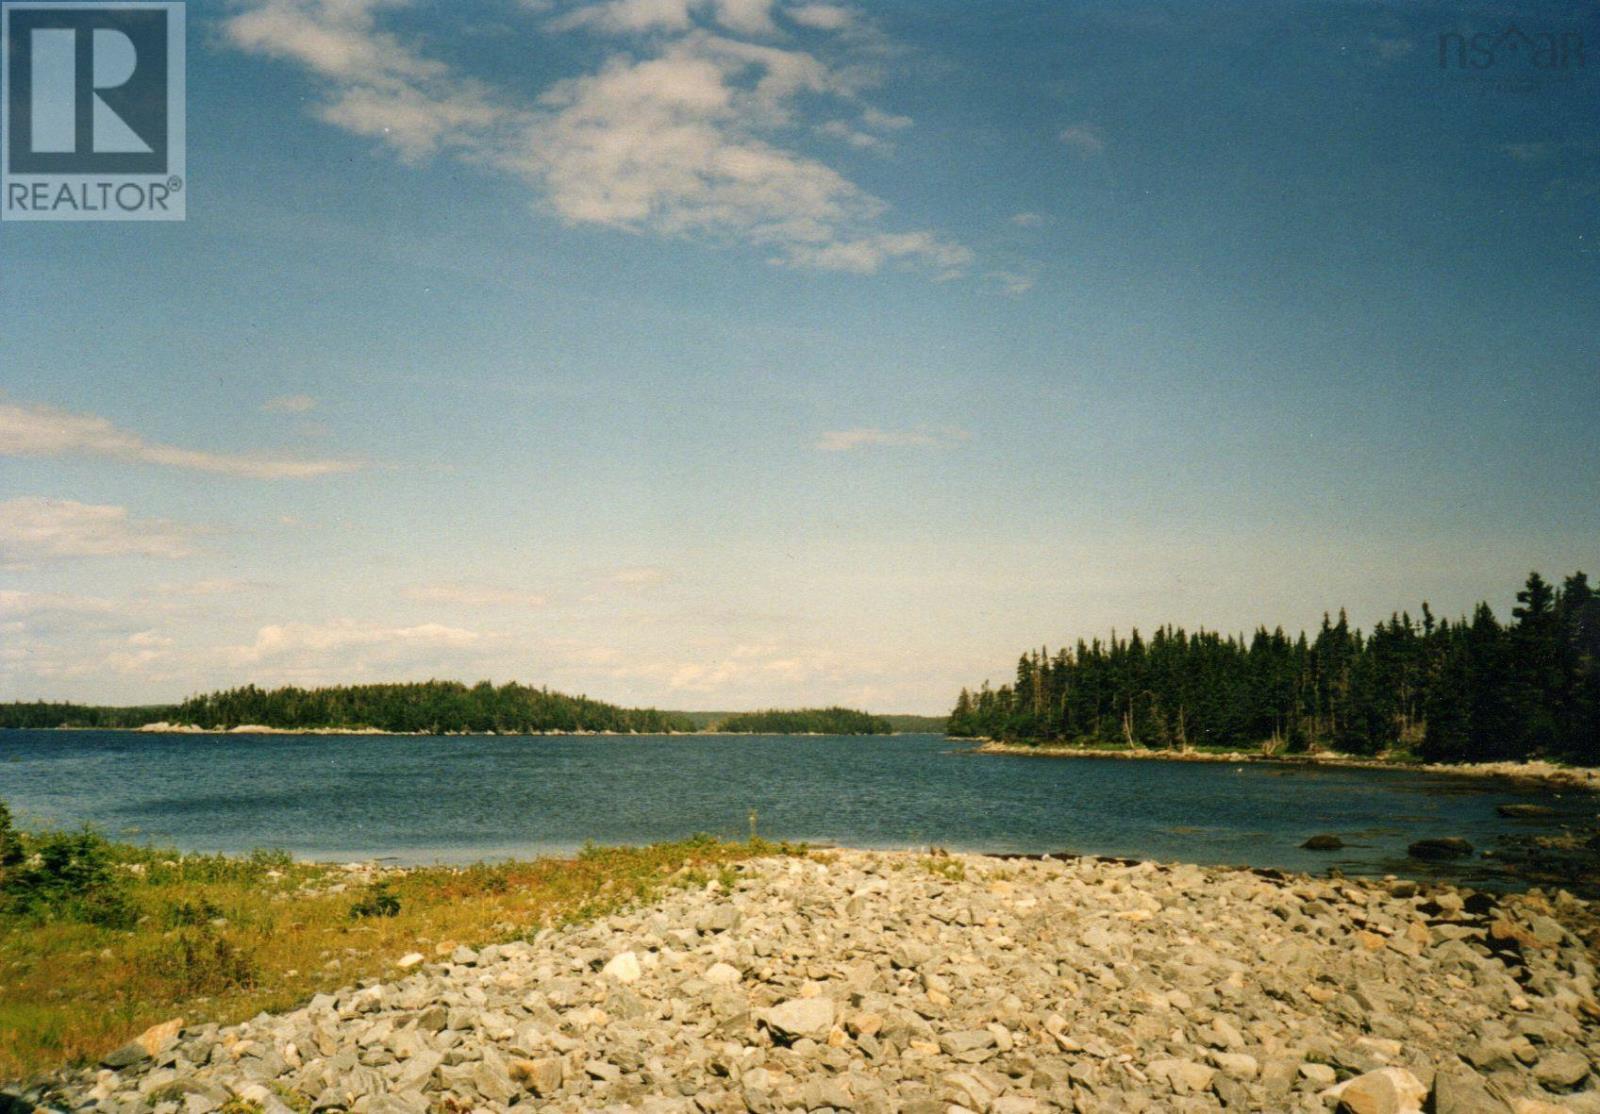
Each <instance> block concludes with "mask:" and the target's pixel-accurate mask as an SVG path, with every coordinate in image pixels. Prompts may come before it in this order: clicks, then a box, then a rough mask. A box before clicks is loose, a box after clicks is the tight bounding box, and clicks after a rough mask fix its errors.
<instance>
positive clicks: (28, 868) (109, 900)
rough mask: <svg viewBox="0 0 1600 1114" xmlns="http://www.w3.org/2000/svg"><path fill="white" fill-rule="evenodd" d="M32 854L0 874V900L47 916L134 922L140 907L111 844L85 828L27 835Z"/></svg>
mask: <svg viewBox="0 0 1600 1114" xmlns="http://www.w3.org/2000/svg"><path fill="white" fill-rule="evenodd" d="M29 843H30V845H31V846H30V847H29V848H28V849H27V850H31V852H32V853H31V854H27V855H26V857H25V858H24V859H23V860H22V861H21V862H20V863H18V864H16V865H14V866H9V867H7V868H6V869H5V873H4V874H3V875H0V906H3V907H4V908H5V909H7V910H8V911H11V912H15V913H19V914H22V915H25V916H34V917H39V918H42V919H47V920H68V921H82V922H84V923H86V924H93V925H99V926H101V927H102V928H132V927H133V924H134V922H135V921H136V920H137V919H138V911H137V910H136V909H135V908H134V906H133V902H132V901H131V900H130V898H129V896H128V884H127V880H126V879H125V878H124V877H123V876H122V875H121V874H119V873H118V872H117V869H116V866H115V865H114V863H113V860H112V853H111V845H110V844H108V843H107V842H106V841H105V839H104V837H102V836H101V835H99V834H98V833H96V832H94V831H92V830H90V829H89V828H82V829H80V830H78V831H74V832H50V833H48V834H46V835H42V836H34V837H32V838H31V839H30V840H29Z"/></svg>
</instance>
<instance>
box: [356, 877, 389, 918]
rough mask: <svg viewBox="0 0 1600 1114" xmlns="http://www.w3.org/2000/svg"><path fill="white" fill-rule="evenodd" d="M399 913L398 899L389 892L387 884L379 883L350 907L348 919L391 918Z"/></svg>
mask: <svg viewBox="0 0 1600 1114" xmlns="http://www.w3.org/2000/svg"><path fill="white" fill-rule="evenodd" d="M399 912H400V899H399V898H398V897H396V896H395V895H394V894H393V893H391V892H390V890H389V884H388V883H387V882H379V883H378V884H377V885H376V886H373V887H372V888H371V889H370V890H368V891H367V896H366V897H364V898H362V899H361V900H360V901H358V902H356V903H355V904H354V905H352V906H350V919H351V920H359V919H360V918H362V917H393V916H397V915H398V914H399Z"/></svg>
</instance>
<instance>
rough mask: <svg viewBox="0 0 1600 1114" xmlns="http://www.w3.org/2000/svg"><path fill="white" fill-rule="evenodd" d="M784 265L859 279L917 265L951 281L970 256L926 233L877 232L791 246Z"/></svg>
mask: <svg viewBox="0 0 1600 1114" xmlns="http://www.w3.org/2000/svg"><path fill="white" fill-rule="evenodd" d="M788 261H789V262H792V263H797V264H801V265H804V266H809V267H817V268H820V269H822V270H826V271H852V272H854V273H856V274H861V275H870V274H872V273H873V272H874V271H876V270H878V268H880V267H881V266H883V265H884V264H885V263H889V262H894V261H921V262H927V263H931V264H933V265H934V266H935V267H936V268H937V269H938V274H939V277H940V278H954V277H956V276H957V275H958V274H960V273H961V271H962V270H963V269H964V268H965V267H966V266H967V265H969V264H970V263H971V262H972V253H971V252H970V251H968V250H967V249H966V248H964V247H961V246H960V245H959V244H951V243H947V242H945V241H943V240H940V239H939V238H938V237H936V236H934V235H933V234H932V233H928V232H879V233H875V234H874V235H871V236H862V237H859V238H857V239H844V240H837V241H834V242H832V243H828V244H823V245H810V244H805V245H795V246H794V247H793V248H792V249H791V250H790V252H789V257H788ZM774 262H784V260H774Z"/></svg>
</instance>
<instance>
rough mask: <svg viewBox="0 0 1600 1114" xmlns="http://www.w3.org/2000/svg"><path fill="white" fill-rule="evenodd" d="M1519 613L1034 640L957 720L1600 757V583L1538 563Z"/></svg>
mask: <svg viewBox="0 0 1600 1114" xmlns="http://www.w3.org/2000/svg"><path fill="white" fill-rule="evenodd" d="M1511 614H1512V622H1510V623H1507V624H1502V623H1501V622H1500V621H1499V620H1498V619H1497V618H1496V617H1495V615H1494V612H1493V610H1492V609H1491V608H1490V607H1489V605H1488V604H1487V603H1480V604H1479V605H1478V606H1477V608H1476V609H1475V610H1474V611H1473V614H1472V616H1471V618H1470V619H1469V618H1461V619H1457V620H1455V621H1454V622H1451V621H1449V620H1445V619H1436V618H1435V617H1434V615H1433V612H1432V610H1431V609H1430V608H1429V606H1428V604H1426V603H1424V604H1423V605H1422V618H1421V621H1420V622H1418V621H1415V620H1413V619H1412V617H1411V616H1410V615H1409V614H1400V615H1392V616H1390V618H1389V619H1388V621H1387V622H1381V623H1379V624H1378V625H1377V626H1376V627H1375V628H1374V629H1373V630H1372V633H1371V634H1363V633H1362V632H1361V631H1360V630H1357V629H1352V628H1351V626H1350V623H1349V620H1348V619H1347V617H1346V616H1345V613H1344V612H1343V611H1340V612H1339V617H1338V619H1337V620H1336V621H1335V620H1332V619H1330V618H1329V617H1328V616H1326V615H1324V616H1323V621H1322V627H1321V629H1320V630H1319V631H1318V632H1317V633H1316V635H1315V636H1314V637H1308V636H1307V635H1306V634H1305V633H1304V632H1302V633H1301V634H1300V635H1299V636H1298V637H1295V638H1290V637H1289V636H1288V635H1286V634H1285V633H1284V632H1283V629H1282V628H1281V627H1279V628H1278V629H1276V630H1273V631H1270V632H1269V631H1268V630H1266V629H1265V628H1259V629H1257V630H1256V632H1255V633H1254V634H1253V635H1252V636H1250V637H1249V638H1248V639H1247V638H1245V637H1243V636H1226V637H1225V636H1223V635H1221V634H1218V633H1216V632H1214V631H1208V630H1203V629H1202V630H1199V631H1197V632H1195V633H1193V634H1190V633H1188V632H1186V631H1184V630H1183V629H1182V628H1181V627H1172V626H1164V627H1161V628H1159V629H1158V630H1157V631H1156V632H1155V633H1154V635H1152V636H1151V638H1150V639H1149V640H1148V641H1146V640H1145V639H1144V638H1142V637H1141V636H1140V634H1139V632H1138V631H1137V630H1134V631H1133V632H1132V633H1131V634H1130V635H1128V636H1127V637H1124V638H1119V637H1117V635H1115V634H1112V635H1111V637H1110V638H1109V640H1107V641H1101V640H1100V639H1095V640H1094V641H1092V642H1088V643H1085V642H1083V641H1081V640H1080V641H1079V642H1078V644H1077V646H1076V647H1075V648H1072V649H1067V648H1062V649H1060V650H1058V651H1056V652H1055V653H1053V654H1052V653H1050V652H1049V651H1048V650H1044V649H1041V650H1033V651H1030V652H1028V653H1025V654H1023V655H1022V657H1021V659H1020V660H1019V661H1018V662H1017V671H1016V678H1015V680H1014V681H1013V682H1012V683H1011V684H1006V685H1002V686H1001V687H999V688H991V687H990V686H989V685H988V684H987V683H985V684H984V685H983V686H982V687H981V688H979V689H978V691H976V692H972V691H969V690H967V689H963V690H962V691H961V694H960V695H959V696H958V697H957V699H956V704H955V709H954V711H953V712H952V713H951V715H950V722H949V731H950V734H951V735H954V736H958V737H980V738H988V739H993V740H998V741H1000V742H1008V743H1016V744H1022V745H1026V746H1033V747H1048V746H1057V747H1082V748H1097V749H1110V748H1116V749H1122V750H1141V749H1154V750H1161V751H1180V752H1181V751H1191V750H1206V749H1226V750H1255V749H1259V750H1261V751H1262V752H1264V753H1266V754H1269V755H1273V754H1316V753H1319V752H1326V751H1337V752H1340V753H1342V754H1350V755H1360V756H1384V757H1391V758H1406V757H1411V758H1417V759H1421V760H1423V761H1429V762H1442V763H1463V762H1470V763H1478V762H1507V761H1523V760H1526V759H1530V758H1547V759H1554V760H1558V761H1562V762H1569V763H1573V764H1578V765H1585V766H1596V765H1600V595H1597V594H1596V593H1595V592H1594V590H1593V589H1592V588H1591V587H1590V585H1589V582H1588V578H1587V577H1585V576H1584V574H1583V573H1581V572H1580V573H1574V574H1573V575H1572V576H1570V577H1568V578H1567V579H1566V581H1565V582H1564V583H1563V584H1561V585H1560V586H1555V585H1551V584H1550V583H1548V582H1546V581H1545V579H1544V578H1543V577H1542V576H1540V575H1539V574H1538V573H1537V572H1535V573H1533V574H1531V575H1530V576H1529V577H1528V579H1527V582H1526V584H1525V585H1524V587H1523V589H1522V591H1520V592H1518V593H1517V606H1516V607H1515V608H1514V609H1513V610H1512V613H1511Z"/></svg>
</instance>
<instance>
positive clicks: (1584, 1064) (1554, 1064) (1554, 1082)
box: [1533, 1052, 1589, 1091]
mask: <svg viewBox="0 0 1600 1114" xmlns="http://www.w3.org/2000/svg"><path fill="white" fill-rule="evenodd" d="M1588 1074H1589V1061H1588V1060H1587V1059H1586V1058H1584V1057H1582V1056H1579V1055H1578V1054H1577V1053H1575V1052H1552V1053H1551V1054H1550V1055H1548V1056H1544V1057H1542V1058H1540V1060H1539V1063H1538V1066H1537V1067H1535V1068H1534V1069H1533V1077H1534V1078H1535V1079H1537V1080H1538V1081H1539V1083H1540V1084H1541V1085H1542V1086H1544V1087H1545V1088H1546V1089H1547V1090H1551V1091H1570V1090H1573V1089H1574V1088H1576V1087H1577V1086H1578V1084H1580V1083H1582V1082H1583V1081H1584V1079H1585V1078H1586V1077H1587V1076H1588Z"/></svg>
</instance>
